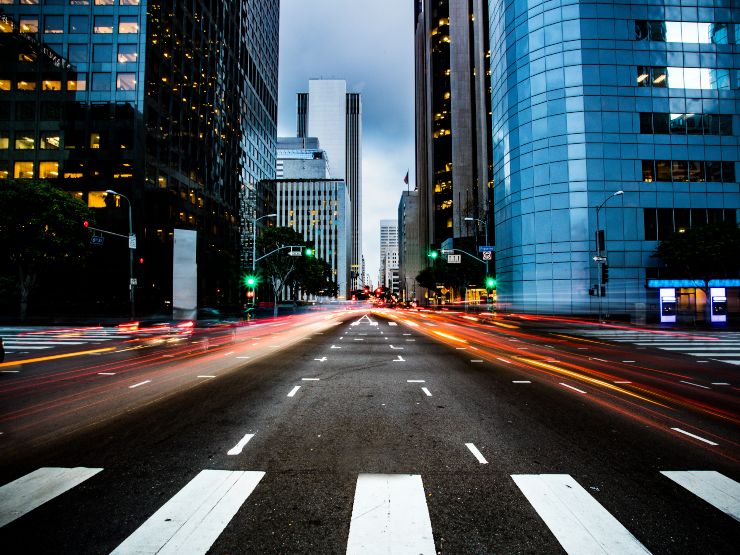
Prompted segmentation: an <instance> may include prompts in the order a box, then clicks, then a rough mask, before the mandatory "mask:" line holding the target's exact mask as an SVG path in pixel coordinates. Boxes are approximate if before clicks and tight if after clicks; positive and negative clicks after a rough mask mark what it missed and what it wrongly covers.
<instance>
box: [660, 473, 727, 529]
mask: <svg viewBox="0 0 740 555" xmlns="http://www.w3.org/2000/svg"><path fill="white" fill-rule="evenodd" d="M661 474H662V475H663V476H665V477H667V478H670V479H671V480H673V481H674V482H676V483H677V484H678V485H679V486H681V487H683V488H686V489H687V490H689V491H690V492H691V493H693V494H694V495H696V496H697V497H700V498H702V499H703V500H704V501H706V502H707V503H709V504H710V505H714V506H715V507H717V508H718V509H719V510H720V511H722V512H723V513H725V514H728V515H730V516H731V517H732V518H734V519H735V520H737V521H740V484H738V483H737V482H736V481H735V480H732V479H730V478H728V477H727V476H725V475H724V474H720V473H719V472H715V471H711V470H709V471H707V470H703V471H702V470H688V471H683V472H680V471H677V472H674V471H668V472H663V471H661Z"/></svg>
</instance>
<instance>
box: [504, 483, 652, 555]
mask: <svg viewBox="0 0 740 555" xmlns="http://www.w3.org/2000/svg"><path fill="white" fill-rule="evenodd" d="M512 478H513V479H514V482H515V483H516V485H517V486H519V489H520V490H521V491H522V493H523V494H524V496H525V497H526V498H527V500H528V501H529V502H530V504H531V505H532V507H534V510H535V511H537V513H538V514H539V515H540V517H541V518H542V520H544V521H545V524H546V525H547V527H548V528H549V529H550V530H551V531H552V533H553V534H554V535H555V538H556V539H557V540H558V542H560V545H562V546H563V549H565V551H566V552H567V553H568V554H569V555H581V554H583V555H591V554H593V553H610V554H611V553H613V554H617V553H619V554H625V553H629V554H637V553H640V554H646V553H647V554H649V553H650V552H649V551H648V550H647V549H645V547H644V546H643V545H642V544H641V543H640V542H639V541H638V540H637V538H635V537H634V536H633V535H632V534H631V533H630V532H629V530H627V529H626V528H625V527H624V526H622V525H621V524H620V523H619V521H617V519H615V518H614V517H613V516H612V515H611V514H610V513H609V512H608V511H607V510H606V509H605V508H604V507H603V506H601V504H600V503H599V502H598V501H596V500H595V499H594V498H593V497H591V495H589V494H588V492H587V491H586V490H585V489H583V488H582V487H581V485H580V484H578V482H576V481H575V480H574V479H573V478H572V477H571V476H569V475H567V474H520V475H513V476H512Z"/></svg>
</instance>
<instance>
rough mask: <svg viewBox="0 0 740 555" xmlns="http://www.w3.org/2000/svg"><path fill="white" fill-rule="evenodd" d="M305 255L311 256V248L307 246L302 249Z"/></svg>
mask: <svg viewBox="0 0 740 555" xmlns="http://www.w3.org/2000/svg"><path fill="white" fill-rule="evenodd" d="M303 252H304V254H305V255H306V256H313V249H311V248H307V249H306V250H305V251H303Z"/></svg>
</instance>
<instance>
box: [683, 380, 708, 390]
mask: <svg viewBox="0 0 740 555" xmlns="http://www.w3.org/2000/svg"><path fill="white" fill-rule="evenodd" d="M679 381H680V382H681V383H685V384H686V385H693V386H694V387H701V388H702V389H711V387H707V386H706V385H700V384H698V383H693V382H687V381H684V380H679Z"/></svg>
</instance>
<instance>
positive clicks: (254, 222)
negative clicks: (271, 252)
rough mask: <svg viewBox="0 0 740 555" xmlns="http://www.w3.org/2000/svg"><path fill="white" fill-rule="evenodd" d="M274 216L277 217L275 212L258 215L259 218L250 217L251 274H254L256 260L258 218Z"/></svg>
mask: <svg viewBox="0 0 740 555" xmlns="http://www.w3.org/2000/svg"><path fill="white" fill-rule="evenodd" d="M275 217H277V214H266V215H264V216H260V217H259V218H254V219H252V274H254V271H255V269H256V262H257V222H258V221H260V220H264V219H265V218H275Z"/></svg>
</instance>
